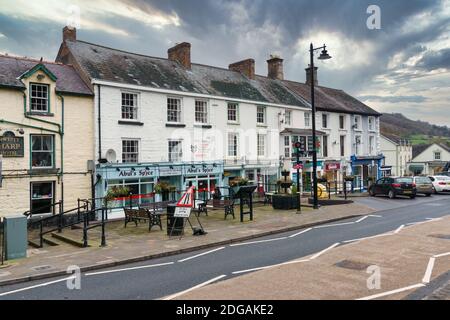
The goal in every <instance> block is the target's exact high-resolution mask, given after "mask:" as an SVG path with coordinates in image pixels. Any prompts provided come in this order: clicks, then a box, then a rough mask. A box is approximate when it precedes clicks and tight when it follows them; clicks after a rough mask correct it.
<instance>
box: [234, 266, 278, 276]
mask: <svg viewBox="0 0 450 320" xmlns="http://www.w3.org/2000/svg"><path fill="white" fill-rule="evenodd" d="M270 267H272V266H265V267H258V268H251V269H245V270H239V271H234V272H232V273H231V274H240V273H247V272H252V271H258V270H263V269H268V268H270Z"/></svg>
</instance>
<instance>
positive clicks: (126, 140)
mask: <svg viewBox="0 0 450 320" xmlns="http://www.w3.org/2000/svg"><path fill="white" fill-rule="evenodd" d="M127 142H133V143H134V142H136V144H137V151H124V148H128V147H130V148H132V146H125V145H124V143H127ZM140 144H141V143H140V140H139V139H133V138H122V163H139V157H140V152H139V150H140ZM132 154H136V161H129V158H128V157H129V156H130V155H132ZM125 160H126V161H125Z"/></svg>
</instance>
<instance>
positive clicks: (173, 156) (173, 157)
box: [167, 139, 183, 162]
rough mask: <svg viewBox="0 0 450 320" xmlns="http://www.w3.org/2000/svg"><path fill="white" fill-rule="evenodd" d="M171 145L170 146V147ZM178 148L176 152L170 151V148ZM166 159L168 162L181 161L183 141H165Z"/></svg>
mask: <svg viewBox="0 0 450 320" xmlns="http://www.w3.org/2000/svg"><path fill="white" fill-rule="evenodd" d="M171 144H172V146H171ZM176 146H178V150H175V151H174V150H173V149H172V150H171V148H173V147H176ZM167 159H168V161H169V162H181V161H183V140H181V139H170V140H168V141H167Z"/></svg>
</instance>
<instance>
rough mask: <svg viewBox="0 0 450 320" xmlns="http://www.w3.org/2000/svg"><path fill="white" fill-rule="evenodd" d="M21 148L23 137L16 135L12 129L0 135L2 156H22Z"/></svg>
mask: <svg viewBox="0 0 450 320" xmlns="http://www.w3.org/2000/svg"><path fill="white" fill-rule="evenodd" d="M23 150H24V147H23V137H16V135H15V134H14V132H12V131H6V132H5V133H4V134H3V135H2V136H0V154H1V155H3V158H16V157H23V156H24V154H23Z"/></svg>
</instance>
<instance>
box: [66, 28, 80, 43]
mask: <svg viewBox="0 0 450 320" xmlns="http://www.w3.org/2000/svg"><path fill="white" fill-rule="evenodd" d="M66 40H70V41H77V28H75V27H69V26H65V27H64V28H63V41H66Z"/></svg>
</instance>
